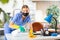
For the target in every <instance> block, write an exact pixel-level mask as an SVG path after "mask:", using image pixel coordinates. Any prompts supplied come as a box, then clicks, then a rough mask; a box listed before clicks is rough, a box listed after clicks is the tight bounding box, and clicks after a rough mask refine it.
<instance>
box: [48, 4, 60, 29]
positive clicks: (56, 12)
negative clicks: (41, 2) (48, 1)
mask: <svg viewBox="0 0 60 40" xmlns="http://www.w3.org/2000/svg"><path fill="white" fill-rule="evenodd" d="M49 14H53V17H55V18H56V19H57V18H58V17H59V14H60V9H59V8H58V7H57V6H56V5H52V6H49V7H48V8H47V15H49ZM57 22H58V19H57ZM51 24H53V25H51V28H54V27H55V20H54V19H53V18H52V21H51Z"/></svg>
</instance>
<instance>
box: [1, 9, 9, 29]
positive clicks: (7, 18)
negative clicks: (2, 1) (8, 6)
mask: <svg viewBox="0 0 60 40" xmlns="http://www.w3.org/2000/svg"><path fill="white" fill-rule="evenodd" d="M1 12H3V15H4V22H2V21H1V20H0V28H1V27H2V26H3V25H4V23H5V22H9V19H10V17H9V15H8V14H7V13H5V11H4V10H2V9H1V8H0V13H1ZM3 15H2V16H3Z"/></svg>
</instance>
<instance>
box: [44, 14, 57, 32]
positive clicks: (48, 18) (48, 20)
mask: <svg viewBox="0 0 60 40" xmlns="http://www.w3.org/2000/svg"><path fill="white" fill-rule="evenodd" d="M52 18H53V19H54V20H55V22H56V23H55V33H57V20H56V18H55V17H53V14H49V15H48V16H47V17H46V18H45V20H46V21H47V22H48V23H51V20H52Z"/></svg>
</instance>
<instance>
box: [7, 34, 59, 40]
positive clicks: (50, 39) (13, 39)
mask: <svg viewBox="0 0 60 40" xmlns="http://www.w3.org/2000/svg"><path fill="white" fill-rule="evenodd" d="M6 37H7V39H8V40H54V39H60V36H42V35H37V37H36V38H33V39H32V38H29V37H28V33H18V34H16V35H12V34H6Z"/></svg>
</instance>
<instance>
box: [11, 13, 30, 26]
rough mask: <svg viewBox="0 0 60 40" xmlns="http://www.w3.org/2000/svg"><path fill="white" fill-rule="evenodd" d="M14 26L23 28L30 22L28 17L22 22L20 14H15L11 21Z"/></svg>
mask: <svg viewBox="0 0 60 40" xmlns="http://www.w3.org/2000/svg"><path fill="white" fill-rule="evenodd" d="M11 22H13V23H14V24H16V25H19V26H20V25H21V26H23V25H24V24H26V23H28V22H30V16H29V15H28V16H27V17H26V18H25V19H24V20H22V13H21V12H20V13H17V14H16V15H15V16H14V17H13V19H12V20H11Z"/></svg>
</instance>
